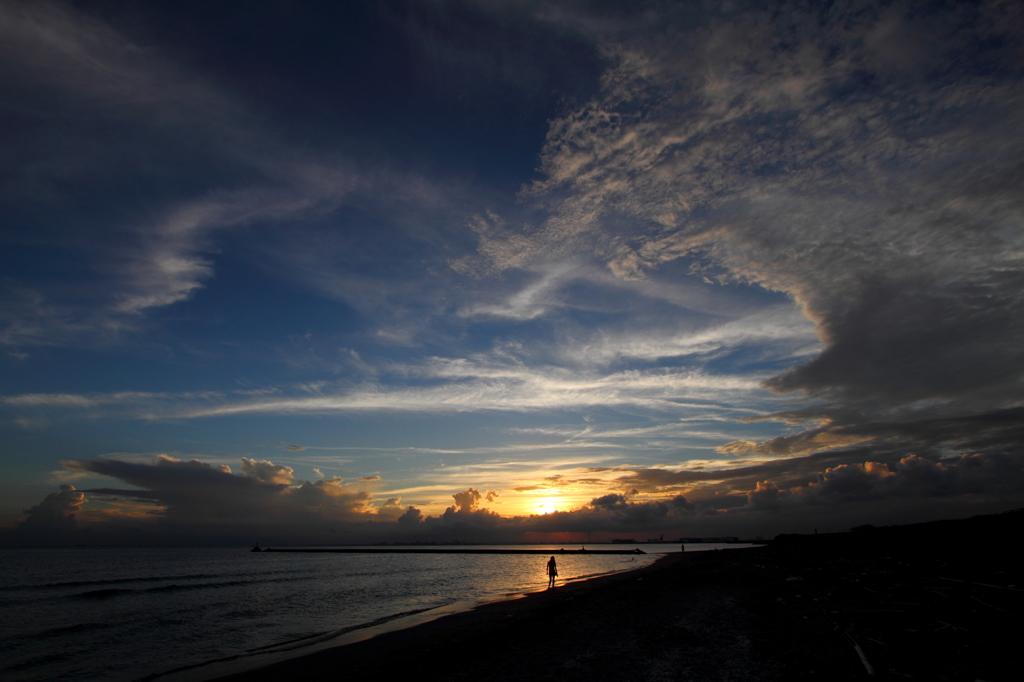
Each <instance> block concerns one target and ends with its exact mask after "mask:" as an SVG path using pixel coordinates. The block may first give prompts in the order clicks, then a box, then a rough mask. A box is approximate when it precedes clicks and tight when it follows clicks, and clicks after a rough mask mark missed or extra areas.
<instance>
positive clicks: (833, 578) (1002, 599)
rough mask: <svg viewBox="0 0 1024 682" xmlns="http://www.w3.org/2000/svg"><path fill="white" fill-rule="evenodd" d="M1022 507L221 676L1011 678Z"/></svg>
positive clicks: (734, 563)
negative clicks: (1018, 509)
mask: <svg viewBox="0 0 1024 682" xmlns="http://www.w3.org/2000/svg"><path fill="white" fill-rule="evenodd" d="M1022 529H1024V511H1014V512H1008V513H1005V514H998V515H993V516H980V517H975V518H972V519H966V520H961V521H938V522H934V523H925V524H916V525H908V526H893V527H884V528H873V527H870V526H865V527H861V528H857V529H853V530H851V531H850V532H846V533H835V534H823V535H783V536H779V537H778V538H776V539H775V540H773V541H772V542H771V543H769V544H768V545H766V546H763V547H754V548H749V549H736V550H726V551H708V552H694V553H691V554H675V555H669V556H667V557H665V558H663V559H661V560H659V561H657V562H656V563H654V564H653V565H650V566H648V567H645V568H642V569H639V570H636V571H632V572H628V573H621V574H617V575H612V576H605V577H602V578H597V579H594V580H589V581H583V582H579V583H570V584H566V585H562V586H559V587H558V588H557V589H554V590H550V591H545V592H539V593H536V594H532V595H530V596H528V597H526V598H524V599H518V600H513V601H507V602H500V603H495V604H490V605H486V606H483V607H480V608H478V609H475V610H473V611H470V612H466V613H459V614H455V615H450V616H446V617H443V618H439V619H437V620H435V621H432V622H429V623H426V624H423V625H419V626H416V627H413V628H409V629H406V630H399V631H395V632H389V633H386V634H383V635H380V636H378V637H375V638H373V639H370V640H366V641H363V642H358V643H356V644H350V645H348V646H343V647H336V648H333V649H326V650H323V651H319V652H317V653H313V654H310V655H308V656H305V657H302V658H296V659H292V660H288V661H284V662H280V663H277V664H274V665H271V666H268V667H266V668H262V669H258V670H253V671H248V672H244V673H239V674H236V675H232V676H229V677H226V678H222V679H223V680H232V681H233V682H257V681H260V682H262V681H264V680H281V679H287V680H325V681H326V680H334V679H338V678H339V676H341V677H344V678H345V679H399V678H406V677H409V676H410V675H412V676H413V679H417V680H481V679H486V680H488V681H489V682H491V681H493V680H558V681H560V682H565V681H567V680H590V681H592V680H759V681H760V680H779V681H788V680H847V679H850V680H852V679H880V680H912V679H913V680H949V681H952V682H960V681H964V682H974V681H975V680H986V681H989V682H999V681H1003V680H1006V681H1009V680H1019V679H1024V673H1022V671H1024V662H1022V659H1021V657H1020V655H1019V654H1018V652H1017V649H1018V647H1019V643H1020V636H1021V634H1022V628H1021V621H1022V619H1024V589H1022V588H1024V575H1022V569H1021V563H1020V560H1019V559H1018V558H1017V554H1018V552H1017V551H1016V550H1017V546H1018V545H1019V540H1020V538H1021V531H1022Z"/></svg>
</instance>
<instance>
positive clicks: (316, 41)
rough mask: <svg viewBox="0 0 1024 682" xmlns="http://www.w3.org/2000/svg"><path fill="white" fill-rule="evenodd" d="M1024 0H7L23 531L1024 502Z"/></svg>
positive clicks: (263, 528)
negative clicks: (685, 0) (330, 0)
mask: <svg viewBox="0 0 1024 682" xmlns="http://www.w3.org/2000/svg"><path fill="white" fill-rule="evenodd" d="M1022 35H1024V6H1022V5H1021V4H1020V3H1017V2H1012V1H1006V2H1003V1H1000V0H990V1H981V2H942V1H937V2H898V1H897V2H873V1H872V2H866V1H865V2H856V1H852V0H851V1H837V2H785V3H783V2H692V3H689V2H688V3H677V2H631V3H616V2H583V1H579V2H577V1H564V2H559V1H550V2H546V1H539V0H538V1H532V0H521V1H517V2H503V1H499V0H493V1H489V2H473V1H470V0H422V1H402V0H394V1H384V0H378V1H369V0H366V1H353V2H346V3H319V2H308V3H278V2H259V1H252V2H217V3H209V2H187V1H181V0H173V1H166V2H163V1H159V0H154V1H152V2H146V3H137V2H115V1H113V0H110V1H103V0H99V1H95V2H63V3H61V2H49V1H46V0H41V1H38V2H21V1H18V0H0V131H2V132H0V139H2V140H3V144H2V145H0V244H2V248H0V350H2V354H0V356H2V357H0V464H2V471H3V474H2V476H0V543H2V544H50V543H57V544H62V543H63V544H67V543H74V544H216V543H251V542H254V541H256V540H259V541H262V542H263V543H264V544H269V543H276V544H287V543H292V544H312V543H317V544H320V543H339V542H341V543H346V542H410V541H412V542H418V541H424V542H426V541H460V542H522V541H536V542H541V541H545V542H546V541H573V542H575V541H580V540H581V539H583V538H585V537H590V538H591V539H593V540H594V541H597V540H600V539H609V538H636V539H646V538H648V537H658V536H660V535H665V536H666V537H671V538H674V537H679V536H721V535H736V536H742V537H766V538H767V537H772V536H774V535H775V534H778V533H784V532H814V531H815V529H819V530H820V531H822V532H826V531H838V530H843V529H846V528H849V527H852V526H856V525H860V524H865V523H872V524H876V525H885V524H895V523H908V522H917V521H927V520H932V519H938V518H951V517H965V516H970V515H974V514H980V513H994V512H1000V511H1005V510H1008V509H1013V508H1017V507H1021V506H1024V383H1022V380H1024V343H1022V339H1024V193H1022V192H1021V187H1022V186H1024V154H1022V152H1024V87H1022V76H1024V41H1022V40H1021V39H1020V38H1021V36H1022Z"/></svg>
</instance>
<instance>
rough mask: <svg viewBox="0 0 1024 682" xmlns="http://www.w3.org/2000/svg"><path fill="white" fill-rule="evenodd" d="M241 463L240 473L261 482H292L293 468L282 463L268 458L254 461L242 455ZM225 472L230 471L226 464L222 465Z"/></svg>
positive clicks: (281, 483)
mask: <svg viewBox="0 0 1024 682" xmlns="http://www.w3.org/2000/svg"><path fill="white" fill-rule="evenodd" d="M239 461H240V462H241V463H242V475H243V476H249V477H251V478H255V479H256V480H257V481H262V482H263V483H270V484H273V485H289V484H290V483H291V482H292V474H293V473H294V469H292V468H291V467H289V466H284V465H283V464H274V463H273V462H270V461H268V460H260V461H256V460H254V459H249V458H248V457H243V458H242V459H240V460H239ZM222 467H223V469H224V471H225V472H226V473H231V469H230V468H228V467H227V465H222Z"/></svg>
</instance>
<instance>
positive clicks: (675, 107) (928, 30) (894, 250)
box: [459, 2, 1024, 454]
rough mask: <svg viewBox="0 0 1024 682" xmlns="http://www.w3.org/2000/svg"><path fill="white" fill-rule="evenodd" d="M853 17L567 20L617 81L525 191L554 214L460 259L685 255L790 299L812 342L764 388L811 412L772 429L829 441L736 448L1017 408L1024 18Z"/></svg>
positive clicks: (906, 432) (1021, 328)
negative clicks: (1021, 40)
mask: <svg viewBox="0 0 1024 682" xmlns="http://www.w3.org/2000/svg"><path fill="white" fill-rule="evenodd" d="M859 7H860V6H859V5H855V4H854V3H839V4H835V5H830V6H829V7H828V8H827V9H826V8H824V7H817V6H806V7H803V8H792V9H787V10H783V11H776V10H774V9H772V10H769V9H767V8H763V9H762V8H757V7H754V6H752V7H746V8H745V9H744V10H743V11H738V10H730V9H729V8H727V7H725V6H722V7H719V8H711V9H707V10H706V11H702V12H701V15H702V16H701V21H699V22H693V21H691V19H692V17H691V11H690V10H688V9H683V8H682V7H669V6H662V7H659V8H658V9H657V10H656V11H654V12H653V13H652V15H651V16H652V17H653V16H657V20H656V21H654V20H653V19H651V20H649V19H648V18H640V17H636V18H634V19H633V20H631V21H627V22H624V23H620V24H618V25H617V27H616V28H614V29H608V28H607V27H605V28H603V29H601V30H596V29H594V28H593V26H594V24H593V22H589V23H588V22H581V23H579V24H576V25H577V26H578V27H579V28H580V30H582V31H583V32H584V33H586V34H588V35H590V37H591V38H592V39H593V40H594V41H595V43H596V44H598V45H599V46H600V48H601V49H602V50H603V51H604V53H605V54H606V55H607V57H608V59H609V61H610V62H611V63H612V64H613V66H612V67H611V68H610V69H609V70H608V72H607V73H606V74H605V76H604V79H603V87H602V92H601V94H600V95H599V96H598V97H597V98H595V99H593V100H592V101H590V102H588V103H586V104H585V105H583V106H581V107H578V108H577V109H575V110H574V111H572V112H570V113H569V114H567V115H565V116H563V117H561V118H558V119H556V120H553V121H552V123H551V126H550V130H549V133H548V137H547V142H546V145H545V150H544V153H543V158H542V164H541V170H542V171H543V173H544V178H543V179H541V180H539V181H537V182H536V183H535V184H533V185H532V186H530V187H529V188H527V189H526V190H525V191H524V197H525V198H528V199H531V200H536V201H537V202H538V203H539V205H543V206H545V207H550V209H549V213H548V217H547V218H546V220H545V221H544V222H543V225H541V226H539V227H529V228H524V229H520V228H519V227H518V226H516V225H514V224H512V223H511V222H509V221H505V220H503V219H501V218H500V217H497V216H492V217H490V218H488V219H487V220H486V221H482V222H480V223H478V224H477V226H476V230H477V234H478V237H479V250H478V255H477V256H476V257H475V258H470V259H466V260H464V261H463V262H461V263H460V265H459V267H460V268H463V269H468V270H473V269H474V268H476V269H477V270H476V271H478V272H481V273H482V272H503V271H507V270H510V269H516V268H530V267H534V264H536V263H549V262H551V260H552V259H553V258H573V257H579V254H582V253H591V254H596V255H597V256H598V257H599V258H601V259H602V260H603V261H604V262H605V263H606V265H607V267H608V269H609V271H610V272H611V273H613V274H614V275H616V276H617V277H620V278H623V279H626V280H630V279H636V278H644V277H647V276H649V273H656V272H657V271H658V270H659V269H660V268H662V267H665V266H666V265H667V264H669V263H671V262H673V261H682V262H684V263H688V264H689V266H690V268H691V270H693V271H695V272H703V273H707V274H706V276H708V278H709V281H718V282H721V283H730V282H732V283H736V282H738V283H751V284H756V285H759V286H761V287H764V288H766V289H769V290H773V291H781V292H785V293H786V294H787V295H788V296H790V297H791V298H792V300H794V301H795V302H796V303H797V304H798V306H799V307H800V310H801V311H802V312H803V314H804V315H805V316H806V318H807V319H809V320H810V321H812V322H813V323H814V325H815V331H816V333H817V336H818V338H819V339H820V340H821V342H822V344H823V349H821V351H820V353H817V354H816V355H815V356H814V357H813V358H811V359H808V360H805V361H804V362H801V363H800V364H797V365H795V366H793V367H791V368H790V369H789V370H787V371H784V372H782V373H781V374H777V375H776V376H774V377H772V378H769V379H766V380H765V381H764V384H763V385H764V387H765V388H767V389H769V390H771V391H774V392H777V393H780V394H791V393H794V392H799V393H801V394H803V396H806V397H808V398H810V399H812V400H813V403H811V404H810V405H809V406H807V407H806V408H804V409H802V410H801V409H793V410H789V411H787V412H785V413H778V414H777V416H778V417H779V418H782V419H786V420H788V421H791V422H803V423H815V422H817V423H819V424H821V423H823V422H824V423H825V425H824V426H821V427H820V428H818V429H816V430H815V431H813V432H811V433H809V434H801V435H796V436H790V437H785V438H780V439H776V440H772V441H770V442H767V443H763V444H760V445H757V446H748V445H743V444H740V443H734V444H732V445H731V446H727V448H726V449H727V450H729V451H731V452H734V453H740V452H758V453H763V454H768V453H771V454H781V453H782V452H785V453H787V454H796V453H802V452H813V451H815V450H820V449H826V448H842V447H845V446H849V445H852V444H855V443H863V442H871V441H876V440H877V439H878V438H880V437H882V435H883V434H887V435H888V436H890V437H897V438H910V437H916V436H917V435H918V432H919V427H920V426H921V424H922V423H923V422H925V421H928V420H931V423H932V425H933V426H934V427H935V429H936V432H938V431H940V430H941V429H942V427H941V424H940V423H939V422H940V421H941V420H944V419H953V420H958V421H957V423H958V425H959V426H960V427H962V428H961V431H962V430H963V429H966V428H968V427H969V425H970V424H969V417H971V416H975V415H976V416H979V417H984V416H985V415H996V414H998V413H999V412H1000V411H1001V410H1006V409H1012V408H1015V407H1016V406H1017V405H1019V404H1020V402H1021V400H1024V393H1022V389H1021V386H1022V378H1024V374H1022V372H1024V370H1022V369H1021V368H1024V349H1022V346H1021V344H1020V343H1019V339H1020V338H1021V335H1022V333H1024V293H1022V292H1024V202H1022V200H1021V195H1020V192H1019V191H1018V189H1017V188H1018V187H1019V186H1020V184H1021V182H1022V180H1024V171H1022V169H1021V166H1020V163H1019V158H1020V155H1021V152H1022V151H1024V134H1022V132H1021V128H1020V125H1019V122H1020V120H1022V118H1024V96H1022V95H1021V92H1022V90H1021V87H1020V85H1021V81H1022V79H1024V70H1022V68H1021V64H1022V62H1021V61H1020V59H1019V52H1018V51H1017V48H1016V47H1015V46H1011V45H1014V43H1013V40H1012V39H1011V38H1010V36H1012V35H1014V33H1015V32H1016V31H1019V30H1021V28H1022V27H1024V15H1022V14H1021V13H1020V12H1019V11H1016V10H1014V11H1009V10H1008V6H1007V5H1004V4H1000V3H982V4H970V3H963V4H954V5H950V6H948V7H947V6H943V8H941V9H940V8H937V7H925V6H923V5H921V4H920V3H912V2H906V3H894V4H893V5H891V6H889V7H888V8H886V9H884V10H881V9H879V10H877V11H868V12H862V11H861V10H860V8H859ZM937 36H942V38H941V40H938V39H936V37H937ZM967 55H969V57H967ZM976 425H977V426H978V427H979V428H986V427H985V426H984V420H982V421H981V422H978V423H977V424H976ZM974 436H975V437H980V434H974ZM952 442H953V441H950V443H952ZM1019 442H1020V441H1013V440H1006V441H1004V445H1005V446H1010V445H1012V444H1014V443H1017V444H1019Z"/></svg>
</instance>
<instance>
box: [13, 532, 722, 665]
mask: <svg viewBox="0 0 1024 682" xmlns="http://www.w3.org/2000/svg"><path fill="white" fill-rule="evenodd" d="M717 547H719V546H717V545H698V546H695V547H691V546H687V549H688V550H692V549H715V548H717ZM512 548H514V547H511V546H510V547H509V549H512ZM518 548H522V546H518ZM577 548H578V547H577V546H566V549H577ZM598 548H599V547H593V549H598ZM600 548H601V549H610V548H611V547H609V546H608V545H604V546H603V547H600ZM631 548H632V547H631V546H624V547H623V546H615V549H631ZM459 549H468V547H465V546H463V547H460V548H459ZM641 549H642V550H643V551H644V552H647V553H646V554H637V555H635V556H624V555H608V554H603V555H602V554H566V555H561V556H558V572H559V580H560V581H565V580H575V579H581V578H586V577H593V576H598V575H603V574H608V573H614V572H617V571H623V570H630V569H633V568H637V567H640V566H643V565H646V564H648V563H650V562H651V561H653V560H654V559H656V558H657V557H658V555H659V554H662V553H666V552H669V551H677V550H678V547H677V546H675V545H643V546H641ZM547 559H548V557H547V556H542V555H506V554H501V555H495V554H329V553H324V554H293V553H269V552H262V553H255V552H249V551H248V549H245V548H216V547H215V548H163V549H143V548H117V549H114V548H109V549H108V548H104V549H87V548H75V549H8V550H0V561H2V562H3V570H2V571H0V679H2V680H5V681H9V682H16V681H17V682H21V681H24V682H29V681H41V680H56V679H60V680H65V681H72V680H83V681H84V680H90V681H91V680H104V681H106V680H109V681H111V682H128V681H131V680H138V679H141V678H144V677H147V676H154V675H156V676H157V677H156V679H157V680H161V677H163V676H164V674H165V673H167V672H169V671H173V670H175V669H181V668H189V669H190V670H191V671H193V673H195V674H198V676H199V678H201V677H202V671H203V670H204V669H205V668H204V666H205V664H208V663H209V662H213V661H217V660H223V659H227V658H232V659H235V660H240V661H244V660H248V659H249V658H251V659H253V660H254V661H257V662H256V663H255V664H257V665H258V664H259V663H258V659H259V657H260V656H261V655H263V654H264V653H265V652H272V651H277V652H282V651H289V652H293V654H292V655H300V654H302V653H304V651H305V650H310V648H311V647H313V646H324V645H325V643H326V644H327V645H329V644H331V643H332V641H336V642H337V643H344V641H343V636H350V635H349V634H346V633H351V632H353V631H357V630H359V629H360V628H364V627H366V626H368V625H375V624H378V625H379V624H380V623H382V622H385V621H392V623H393V626H401V625H402V623H403V621H409V622H410V623H412V622H414V621H416V620H417V619H418V620H423V618H424V616H425V615H426V616H430V615H431V614H432V613H441V612H445V611H452V610H458V609H459V608H471V607H472V606H475V605H477V604H479V603H482V602H486V601H490V600H496V599H502V598H509V597H513V596H518V595H522V594H524V593H527V592H531V591H536V590H539V589H543V588H545V587H546V584H547V577H546V574H545V564H546V563H547ZM413 614H419V615H417V616H415V617H413ZM378 629H379V627H378ZM213 667H215V666H210V669H211V670H212V669H213ZM151 679H152V678H151ZM165 679H166V678H165Z"/></svg>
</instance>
